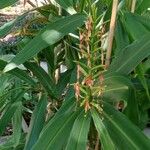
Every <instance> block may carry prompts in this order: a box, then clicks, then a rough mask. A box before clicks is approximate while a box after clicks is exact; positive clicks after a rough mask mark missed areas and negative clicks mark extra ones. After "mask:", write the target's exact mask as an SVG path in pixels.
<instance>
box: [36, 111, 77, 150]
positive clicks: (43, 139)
mask: <svg viewBox="0 0 150 150" xmlns="http://www.w3.org/2000/svg"><path fill="white" fill-rule="evenodd" d="M77 113H78V112H71V113H70V112H69V113H64V114H62V115H60V116H59V117H56V119H53V120H52V121H51V120H50V123H49V125H48V126H46V127H45V128H44V129H43V130H42V132H41V135H40V137H39V140H38V141H37V143H36V144H35V146H34V147H33V150H41V149H44V150H49V149H57V150H62V149H63V147H64V144H65V143H66V140H67V138H68V135H69V133H70V131H71V128H72V125H73V123H74V120H75V117H76V115H77ZM47 133H48V134H47Z"/></svg>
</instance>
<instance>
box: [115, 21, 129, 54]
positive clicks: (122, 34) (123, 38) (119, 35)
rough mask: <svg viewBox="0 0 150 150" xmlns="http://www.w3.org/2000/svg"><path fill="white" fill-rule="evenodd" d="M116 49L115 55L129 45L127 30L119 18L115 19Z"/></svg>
mask: <svg viewBox="0 0 150 150" xmlns="http://www.w3.org/2000/svg"><path fill="white" fill-rule="evenodd" d="M115 41H116V46H117V47H116V49H115V55H117V54H118V53H119V52H120V51H121V50H122V49H123V48H125V47H126V46H127V45H129V37H128V34H127V32H126V31H125V30H124V28H123V25H122V23H121V21H120V20H118V21H117V25H116V32H115Z"/></svg>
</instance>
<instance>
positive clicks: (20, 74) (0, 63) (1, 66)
mask: <svg viewBox="0 0 150 150" xmlns="http://www.w3.org/2000/svg"><path fill="white" fill-rule="evenodd" d="M6 65H7V62H5V61H3V60H0V71H2V70H3V69H4V67H5V66H6ZM8 73H9V74H11V75H14V76H16V77H18V78H19V79H21V80H23V81H25V82H26V83H28V84H30V85H33V86H35V85H36V82H35V81H34V80H33V79H32V78H31V77H30V76H29V75H28V74H27V73H26V72H25V71H23V70H20V69H19V68H15V69H13V70H10V71H9V72H8Z"/></svg>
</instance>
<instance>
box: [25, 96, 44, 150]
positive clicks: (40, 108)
mask: <svg viewBox="0 0 150 150" xmlns="http://www.w3.org/2000/svg"><path fill="white" fill-rule="evenodd" d="M46 106H47V99H46V96H45V95H43V96H42V97H41V99H40V101H39V103H38V105H37V107H36V108H35V110H34V112H33V114H32V117H31V123H30V127H29V129H30V130H29V133H28V136H27V142H26V145H25V148H24V150H31V149H32V146H33V145H34V144H35V143H36V141H37V140H38V138H39V135H40V132H41V130H42V128H43V126H44V123H45V116H46Z"/></svg>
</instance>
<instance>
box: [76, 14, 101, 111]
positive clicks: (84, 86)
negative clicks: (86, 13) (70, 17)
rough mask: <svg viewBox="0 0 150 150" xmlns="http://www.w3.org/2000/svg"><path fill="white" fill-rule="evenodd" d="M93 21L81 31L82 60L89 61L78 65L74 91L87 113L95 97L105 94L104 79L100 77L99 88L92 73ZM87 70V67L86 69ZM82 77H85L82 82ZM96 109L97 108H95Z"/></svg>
mask: <svg viewBox="0 0 150 150" xmlns="http://www.w3.org/2000/svg"><path fill="white" fill-rule="evenodd" d="M93 27H94V26H93V20H92V18H91V17H89V19H88V20H87V22H86V24H85V29H84V30H81V31H80V39H79V40H80V44H79V48H80V52H81V58H84V59H86V60H87V64H83V66H82V64H80V63H78V65H77V82H76V83H75V84H74V90H75V96H76V100H77V102H79V103H80V106H82V107H84V110H85V112H87V111H88V110H90V109H91V107H92V106H94V105H92V103H93V101H94V100H93V99H94V96H96V97H98V96H101V95H102V93H103V89H104V88H103V81H104V77H103V76H102V75H100V76H99V79H98V82H97V83H98V86H95V84H96V85H97V83H96V82H95V78H94V72H92V66H93V64H92V62H93V60H92V59H91V58H92V54H93V53H92V50H91V47H92V46H91V42H90V41H91V38H92V32H93ZM84 65H86V66H87V68H89V70H90V71H89V72H87V73H85V72H86V71H85V70H84ZM85 68H86V67H85ZM83 70H84V71H83ZM81 75H83V79H82V81H80V79H81ZM94 107H95V106H94Z"/></svg>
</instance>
